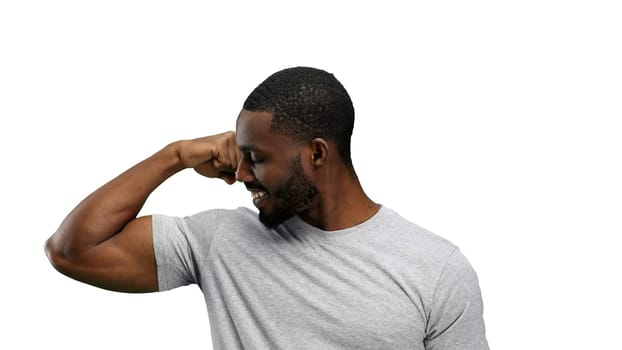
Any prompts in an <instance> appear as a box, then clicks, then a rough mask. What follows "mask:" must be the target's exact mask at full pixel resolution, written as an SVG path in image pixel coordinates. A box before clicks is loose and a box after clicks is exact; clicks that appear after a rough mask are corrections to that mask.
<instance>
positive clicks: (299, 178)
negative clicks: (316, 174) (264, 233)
mask: <svg viewBox="0 0 622 350" xmlns="http://www.w3.org/2000/svg"><path fill="white" fill-rule="evenodd" d="M291 172H292V176H291V177H290V178H289V179H288V180H287V182H285V184H284V185H283V186H281V187H280V188H278V189H276V190H275V191H274V192H273V193H272V196H273V198H271V199H272V200H274V201H275V204H274V207H273V209H272V212H271V213H266V212H265V211H264V210H261V209H260V210H259V220H260V221H261V222H262V223H263V224H264V225H265V226H266V227H268V228H274V227H276V226H278V225H280V224H281V223H283V222H284V221H285V220H287V219H289V218H291V217H293V216H294V215H296V214H298V213H300V212H301V211H303V210H305V209H307V207H308V206H309V204H311V202H313V200H314V199H315V197H316V196H317V194H318V190H317V188H316V187H315V186H314V185H313V184H312V183H311V180H310V179H309V178H308V177H307V176H306V175H305V173H304V171H303V170H302V163H301V161H300V158H297V159H295V160H293V161H292V163H291Z"/></svg>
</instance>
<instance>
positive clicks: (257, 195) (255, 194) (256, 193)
mask: <svg viewBox="0 0 622 350" xmlns="http://www.w3.org/2000/svg"><path fill="white" fill-rule="evenodd" d="M265 195H266V192H263V191H253V192H251V196H253V201H255V200H258V199H261V198H263V196H265Z"/></svg>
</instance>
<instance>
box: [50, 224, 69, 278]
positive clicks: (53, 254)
mask: <svg viewBox="0 0 622 350" xmlns="http://www.w3.org/2000/svg"><path fill="white" fill-rule="evenodd" d="M44 251H45V255H46V256H47V258H48V261H49V262H50V264H52V267H54V268H55V269H56V270H57V271H58V272H60V273H63V274H67V273H68V272H69V271H68V270H69V268H70V261H71V254H69V249H68V247H67V244H63V242H62V241H61V240H60V239H59V237H58V236H57V235H56V234H54V235H52V236H51V237H50V238H48V239H47V240H46V241H45V245H44Z"/></svg>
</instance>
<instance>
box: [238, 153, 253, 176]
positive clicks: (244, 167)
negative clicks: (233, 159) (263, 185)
mask: <svg viewBox="0 0 622 350" xmlns="http://www.w3.org/2000/svg"><path fill="white" fill-rule="evenodd" d="M235 179H236V180H238V181H240V182H253V181H255V176H254V175H253V172H252V171H251V169H250V166H249V164H248V161H247V160H246V157H244V156H242V157H241V158H240V162H239V163H238V168H237V170H236V171H235Z"/></svg>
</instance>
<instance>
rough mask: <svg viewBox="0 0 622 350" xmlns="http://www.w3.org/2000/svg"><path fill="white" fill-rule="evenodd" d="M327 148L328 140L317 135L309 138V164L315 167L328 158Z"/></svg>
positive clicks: (322, 163)
mask: <svg viewBox="0 0 622 350" xmlns="http://www.w3.org/2000/svg"><path fill="white" fill-rule="evenodd" d="M329 148H330V146H329V145H328V142H326V140H324V139H322V138H319V137H318V138H315V139H313V140H311V164H313V165H314V166H316V167H320V166H322V165H324V163H326V159H327V158H328V150H329Z"/></svg>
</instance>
